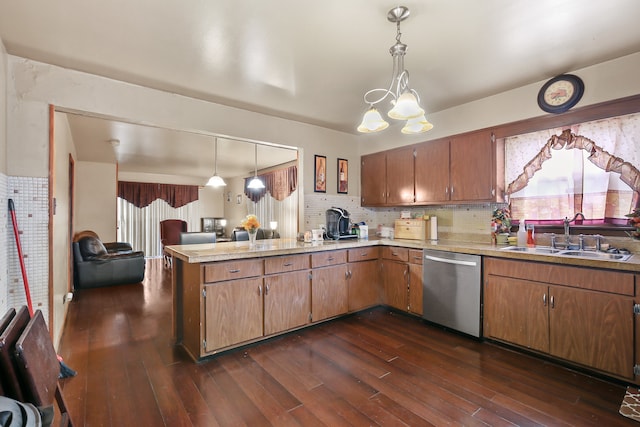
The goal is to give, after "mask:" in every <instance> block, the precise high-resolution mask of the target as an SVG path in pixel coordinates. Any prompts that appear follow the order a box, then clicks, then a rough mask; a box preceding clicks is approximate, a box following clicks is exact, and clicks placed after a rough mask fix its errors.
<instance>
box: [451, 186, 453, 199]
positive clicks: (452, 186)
mask: <svg viewBox="0 0 640 427" xmlns="http://www.w3.org/2000/svg"><path fill="white" fill-rule="evenodd" d="M451 195H452V196H453V185H452V186H451Z"/></svg>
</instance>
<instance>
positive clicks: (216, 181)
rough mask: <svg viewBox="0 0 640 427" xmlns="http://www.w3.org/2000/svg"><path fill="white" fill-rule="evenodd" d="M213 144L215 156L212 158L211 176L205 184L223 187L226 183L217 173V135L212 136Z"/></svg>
mask: <svg viewBox="0 0 640 427" xmlns="http://www.w3.org/2000/svg"><path fill="white" fill-rule="evenodd" d="M213 144H214V151H215V156H216V158H215V160H214V170H213V176H212V177H211V178H209V181H208V182H207V186H208V187H224V186H225V185H227V183H226V182H224V179H222V177H221V176H219V175H218V138H217V137H214V139H213Z"/></svg>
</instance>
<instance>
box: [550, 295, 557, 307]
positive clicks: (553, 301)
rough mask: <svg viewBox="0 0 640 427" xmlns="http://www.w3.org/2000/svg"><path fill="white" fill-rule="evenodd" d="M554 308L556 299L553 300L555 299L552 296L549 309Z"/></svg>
mask: <svg viewBox="0 0 640 427" xmlns="http://www.w3.org/2000/svg"><path fill="white" fill-rule="evenodd" d="M555 306H556V299H555V297H554V296H553V295H552V296H551V308H555Z"/></svg>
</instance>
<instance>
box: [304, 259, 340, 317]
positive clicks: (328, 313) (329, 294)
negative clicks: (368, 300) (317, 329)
mask: <svg viewBox="0 0 640 427" xmlns="http://www.w3.org/2000/svg"><path fill="white" fill-rule="evenodd" d="M345 258H346V257H345ZM348 275H349V268H348V267H347V265H346V264H342V265H335V266H331V267H323V268H316V269H314V270H313V275H312V278H311V314H312V318H313V321H314V322H317V321H320V320H324V319H328V318H330V317H335V316H338V315H340V314H345V313H346V312H347V310H348V298H349V291H348V288H347V277H348Z"/></svg>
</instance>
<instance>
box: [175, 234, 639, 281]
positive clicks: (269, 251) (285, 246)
mask: <svg viewBox="0 0 640 427" xmlns="http://www.w3.org/2000/svg"><path fill="white" fill-rule="evenodd" d="M375 245H381V246H399V247H406V248H413V249H433V250H441V251H448V252H460V253H468V254H473V255H483V256H494V257H500V258H511V259H519V260H528V261H541V262H550V263H555V264H563V265H575V266H581V267H596V268H608V269H613V270H622V271H631V272H637V273H640V254H634V255H633V256H632V257H631V258H630V259H629V260H627V261H623V262H619V261H608V260H593V259H584V258H575V257H561V256H555V255H545V254H531V253H519V252H508V251H502V250H500V249H501V248H504V246H499V245H498V246H496V245H490V244H481V243H465V242H453V241H442V240H438V241H421V240H402V239H395V240H389V239H369V240H358V239H349V240H338V241H336V240H329V241H328V240H325V241H322V242H312V243H303V242H298V241H297V240H295V239H269V240H258V241H256V244H255V245H254V246H250V245H249V242H248V241H240V242H219V243H207V244H198V245H175V246H168V247H167V250H168V251H169V253H171V254H172V255H173V256H174V257H176V258H178V259H180V260H182V261H185V262H188V263H204V262H213V261H227V260H234V259H246V258H258V257H265V256H276V255H291V254H301V253H313V252H320V251H332V250H338V249H352V248H359V247H367V246H375Z"/></svg>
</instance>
